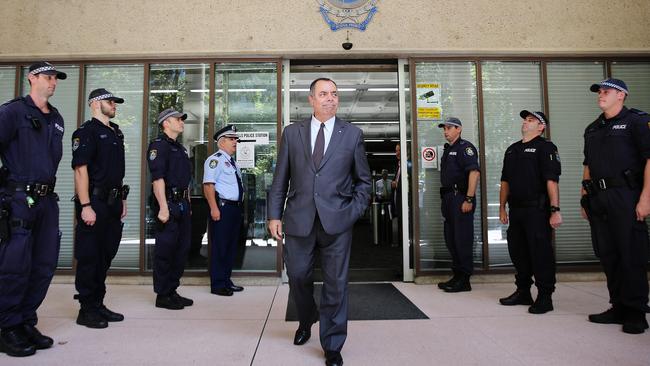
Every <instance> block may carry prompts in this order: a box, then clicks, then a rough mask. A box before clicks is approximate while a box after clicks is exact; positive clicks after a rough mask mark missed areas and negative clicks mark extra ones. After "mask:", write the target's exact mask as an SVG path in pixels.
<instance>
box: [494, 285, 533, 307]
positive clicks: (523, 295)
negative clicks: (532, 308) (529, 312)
mask: <svg viewBox="0 0 650 366" xmlns="http://www.w3.org/2000/svg"><path fill="white" fill-rule="evenodd" d="M499 302H500V303H501V305H505V306H513V305H532V304H533V297H532V296H531V295H530V288H527V289H523V288H517V290H515V292H513V293H512V294H510V296H507V297H502V298H500V299H499Z"/></svg>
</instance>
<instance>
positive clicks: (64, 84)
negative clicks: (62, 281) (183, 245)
mask: <svg viewBox="0 0 650 366" xmlns="http://www.w3.org/2000/svg"><path fill="white" fill-rule="evenodd" d="M56 68H57V70H60V71H63V72H65V73H66V74H67V75H68V77H67V79H65V80H59V82H58V83H57V85H56V91H55V92H54V95H53V96H52V98H50V103H51V104H52V105H53V106H54V107H55V108H56V109H58V110H59V113H61V116H62V117H63V121H64V123H65V131H64V133H63V157H62V158H61V162H60V163H59V169H58V170H57V172H56V193H57V194H58V195H59V198H60V200H59V230H61V232H62V233H63V236H62V237H61V249H60V250H59V262H58V268H60V269H70V268H72V258H73V256H74V253H73V248H74V247H73V239H74V203H73V202H72V201H70V199H71V198H72V196H73V195H74V178H73V175H72V173H71V171H70V162H71V160H72V150H71V149H70V138H71V136H72V133H73V132H74V130H75V129H76V128H77V110H78V104H79V103H78V101H79V67H78V66H62V65H57V66H56ZM28 69H29V68H28V67H23V68H22V69H21V81H22V82H21V85H20V86H21V89H20V90H21V93H20V94H21V95H26V94H28V93H29V90H30V89H29V82H28V81H27V72H28Z"/></svg>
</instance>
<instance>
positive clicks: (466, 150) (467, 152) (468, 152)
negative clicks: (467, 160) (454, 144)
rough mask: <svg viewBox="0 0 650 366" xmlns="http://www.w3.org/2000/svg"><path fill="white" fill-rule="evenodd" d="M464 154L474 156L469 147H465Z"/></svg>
mask: <svg viewBox="0 0 650 366" xmlns="http://www.w3.org/2000/svg"><path fill="white" fill-rule="evenodd" d="M465 154H466V155H467V156H474V150H472V148H471V147H466V148H465Z"/></svg>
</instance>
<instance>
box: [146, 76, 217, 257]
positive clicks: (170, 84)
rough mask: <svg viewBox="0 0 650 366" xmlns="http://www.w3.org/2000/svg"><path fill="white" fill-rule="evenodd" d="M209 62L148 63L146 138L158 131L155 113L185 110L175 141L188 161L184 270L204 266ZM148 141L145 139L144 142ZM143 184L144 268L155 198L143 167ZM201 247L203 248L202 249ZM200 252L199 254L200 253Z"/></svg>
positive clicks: (149, 248) (151, 239) (152, 232)
mask: <svg viewBox="0 0 650 366" xmlns="http://www.w3.org/2000/svg"><path fill="white" fill-rule="evenodd" d="M209 85H210V65H209V64H196V65H169V64H164V65H151V69H150V73H149V96H148V98H149V118H148V120H147V125H148V127H147V131H148V133H147V141H151V140H152V139H154V138H156V137H157V136H158V135H159V134H161V133H162V130H161V129H160V128H159V127H158V124H157V118H158V114H159V113H160V112H161V111H163V110H164V109H166V108H174V109H176V110H178V111H182V112H183V113H187V119H186V120H185V129H184V132H183V134H181V135H180V136H179V137H178V141H179V142H181V143H182V144H183V146H185V148H186V149H187V151H188V152H189V154H190V160H191V162H192V167H193V171H192V179H191V181H190V187H191V195H192V239H191V245H190V253H189V260H188V266H187V267H186V269H202V270H205V269H207V260H206V257H207V244H208V238H207V231H206V227H207V225H206V223H207V215H208V212H209V210H208V209H207V203H206V202H205V198H203V189H202V183H201V182H202V181H203V162H204V161H205V159H206V157H207V140H208V138H207V137H206V136H207V134H208V118H209V111H210V110H209V105H210V93H209ZM147 143H148V142H147ZM146 172H147V179H146V181H145V182H146V183H145V192H146V197H147V199H146V200H145V204H146V208H147V209H146V211H145V223H146V225H145V244H146V245H145V268H146V269H147V270H151V269H152V268H153V248H154V243H155V237H154V235H155V223H156V214H157V212H154V211H153V210H152V208H151V204H152V202H153V200H154V199H155V198H154V197H153V196H152V192H151V178H150V177H151V175H150V173H149V169H147V170H146ZM202 248H203V250H202ZM201 253H203V255H201Z"/></svg>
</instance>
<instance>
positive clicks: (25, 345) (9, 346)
mask: <svg viewBox="0 0 650 366" xmlns="http://www.w3.org/2000/svg"><path fill="white" fill-rule="evenodd" d="M0 352H4V353H6V354H8V355H9V356H13V357H25V356H31V355H33V354H34V353H36V346H34V345H33V344H31V343H30V342H29V340H27V338H25V336H24V334H23V332H22V328H20V327H13V328H11V329H3V330H2V331H1V332H0Z"/></svg>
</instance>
